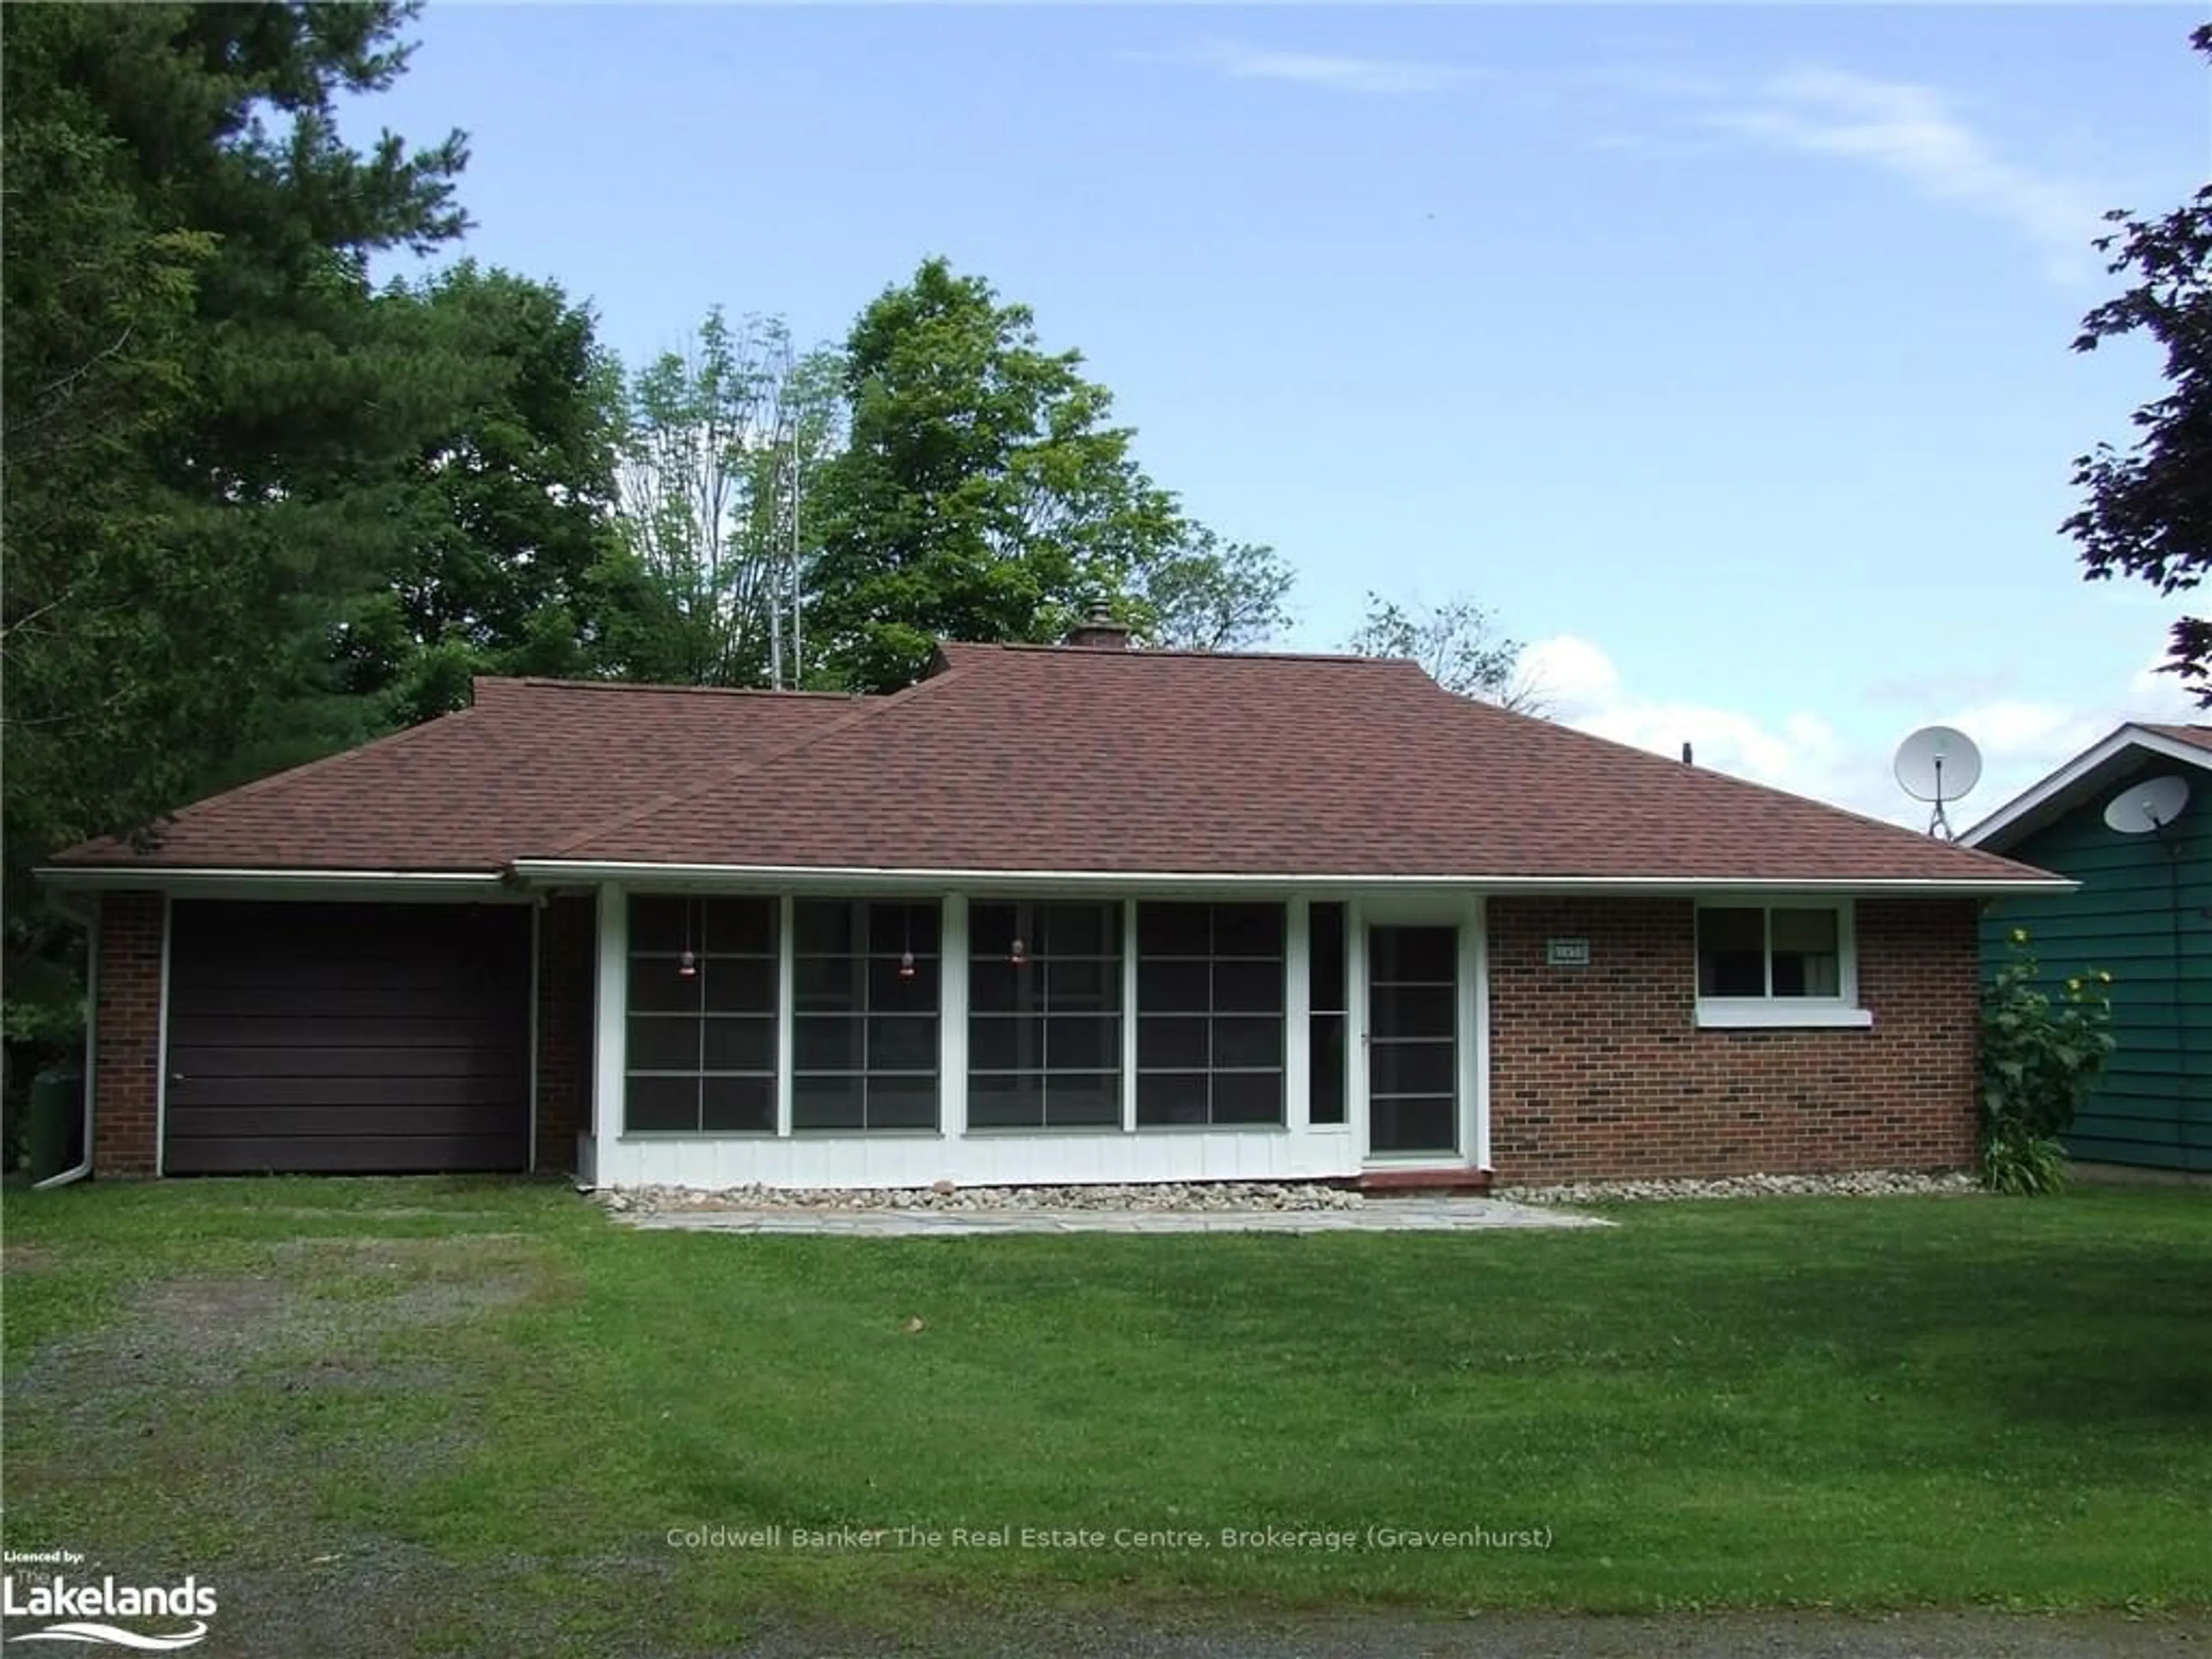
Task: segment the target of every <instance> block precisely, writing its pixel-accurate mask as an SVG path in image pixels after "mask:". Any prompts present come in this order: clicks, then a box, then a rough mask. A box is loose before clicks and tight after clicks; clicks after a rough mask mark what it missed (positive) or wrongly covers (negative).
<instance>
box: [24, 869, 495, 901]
mask: <svg viewBox="0 0 2212 1659" xmlns="http://www.w3.org/2000/svg"><path fill="white" fill-rule="evenodd" d="M32 873H33V875H35V876H36V877H37V878H39V879H40V881H42V882H44V883H46V884H47V885H48V886H50V887H52V888H54V889H56V890H59V891H63V892H73V891H74V892H86V891H100V890H106V889H111V888H128V889H130V890H132V891H134V892H157V893H173V894H176V895H179V896H185V897H191V896H220V895H221V894H222V893H226V892H233V891H235V892H240V893H255V894H260V895H264V896H286V895H297V896H311V897H319V898H320V897H332V896H354V895H357V896H361V897H364V898H380V899H396V898H413V897H421V898H474V897H479V896H481V897H488V898H498V897H507V898H511V899H518V900H519V896H518V895H517V894H516V893H515V892H514V890H513V884H511V883H510V882H509V881H508V880H507V877H506V876H505V875H504V874H503V873H501V872H496V871H489V872H480V871H444V870H264V869H254V868H250V867H240V868H234V869H223V868H185V867H181V866H131V865H120V864H102V865H73V864H64V865H46V866H41V867H40V868H39V869H37V870H34V871H33V872H32Z"/></svg>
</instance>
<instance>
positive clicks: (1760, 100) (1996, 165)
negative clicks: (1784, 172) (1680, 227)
mask: <svg viewBox="0 0 2212 1659" xmlns="http://www.w3.org/2000/svg"><path fill="white" fill-rule="evenodd" d="M1705 125H1710V126H1714V127H1718V128H1722V129H1724V130H1727V131H1734V132H1737V133H1741V134H1743V135H1745V136H1747V137H1753V138H1756V139H1759V140H1761V141H1763V142H1765V143H1772V144H1777V145H1779V146H1782V147H1784V148H1787V149H1799V150H1805V151H1808V152H1812V153H1814V154H1819V155H1833V156H1838V157H1841V158H1843V159H1844V160H1846V161H1857V162H1859V163H1862V164H1863V165H1865V166H1867V167H1873V168H1875V170H1877V171H1879V172H1882V173H1888V174H1890V175H1891V176H1893V177H1894V178H1897V179H1902V180H1903V181H1904V182H1905V184H1907V185H1910V186H1911V188H1912V189H1914V190H1916V191H1918V192H1919V193H1920V194H1921V195H1923V196H1924V197H1928V198H1929V199H1930V200H1932V201H1938V202H1948V203H1951V204H1956V205H1958V206H1960V207H1962V208H1965V209H1967V210H1970V211H1972V212H1976V213H1979V214H1982V215H1984V216H1987V217H1990V218H1992V219H1996V220H1998V221H2000V222H2003V223H2005V224H2008V225H2010V226H2011V227H2012V228H2014V229H2015V230H2016V231H2018V232H2020V233H2021V234H2023V235H2025V236H2026V237H2027V238H2028V240H2031V241H2033V243H2035V244H2036V245H2037V246H2039V247H2040V248H2042V249H2043V250H2044V252H2045V256H2046V258H2047V259H2048V260H2049V263H2050V267H2051V271H2052V274H2053V275H2054V276H2059V277H2061V278H2062V279H2072V278H2075V277H2078V276H2082V275H2084V274H2086V273H2087V270H2088V269H2089V260H2090V257H2091V250H2090V247H2089V243H2090V240H2091V239H2092V238H2093V237H2094V236H2096V235H2097V234H2099V232H2100V229H2101V228H2102V225H2101V221H2100V214H2101V212H2102V210H2103V208H2104V207H2105V206H2106V205H2107V204H2108V197H2107V196H2106V194H2105V193H2104V192H2101V191H2100V190H2099V189H2098V188H2097V187H2095V186H2094V185H2092V184H2091V183H2090V182H2089V181H2087V179H2078V178H2069V177H2067V176H2065V175H2063V174H2062V173H2056V172H2051V171H2047V170H2041V169H2038V168H2036V167H2028V166H2026V165H2023V164H2022V163H2021V162H2019V161H2013V160H2010V159H2008V158H2007V157H2005V156H2003V155H2000V154H1999V153H1998V151H1997V149H1996V145H1994V144H1993V143H1991V142H1990V139H1989V138H1988V137H1985V136H1984V134H1983V133H1981V132H1979V131H1977V130H1976V129H1975V128H1974V127H1973V126H1972V125H1969V124H1968V123H1967V121H1966V119H1965V118H1964V117H1962V116H1961V115H1960V113H1959V112H1957V111H1956V110H1955V109H1954V108H1953V107H1952V104H1951V100H1948V98H1946V97H1945V96H1944V94H1942V92H1940V91H1938V90H1937V89H1936V88H1932V87H1925V86H1919V85H1916V84H1914V83H1912V82H1904V81H1882V80H1876V79H1874V78H1871V77H1869V76H1861V75H1853V74H1850V73H1848V72H1847V71H1844V70H1830V69H1809V70H1797V71H1796V72H1794V73H1791V74H1788V75H1782V76H1775V77H1774V78H1772V79H1771V80H1770V81H1768V82H1766V83H1765V86H1764V87H1762V88H1760V89H1759V95H1758V96H1757V98H1755V99H1754V100H1752V101H1750V102H1749V103H1747V104H1744V105H1742V106H1739V107H1736V108H1733V109H1729V110H1723V111H1719V112H1714V113H1711V114H1710V115H1708V116H1706V117H1705Z"/></svg>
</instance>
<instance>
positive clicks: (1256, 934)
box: [1137, 903, 1283, 1128]
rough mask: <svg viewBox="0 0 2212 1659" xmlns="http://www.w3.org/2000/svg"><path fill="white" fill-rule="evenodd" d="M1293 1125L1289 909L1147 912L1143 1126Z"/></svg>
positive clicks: (1143, 911) (1161, 908)
mask: <svg viewBox="0 0 2212 1659" xmlns="http://www.w3.org/2000/svg"><path fill="white" fill-rule="evenodd" d="M1281 1121H1283V907H1282V906H1281V905H1279V904H1188V903H1156V904H1140V905H1139V906H1138V907H1137V1125H1138V1127H1139V1128H1158V1127H1170V1126H1178V1125H1191V1126H1202V1125H1230V1124H1255V1123H1280V1122H1281Z"/></svg>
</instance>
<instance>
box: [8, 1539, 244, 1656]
mask: <svg viewBox="0 0 2212 1659" xmlns="http://www.w3.org/2000/svg"><path fill="white" fill-rule="evenodd" d="M4 1559H5V1561H6V1564H7V1565H8V1566H9V1567H11V1568H13V1567H18V1566H45V1567H72V1566H77V1565H82V1563H83V1560H84V1558H83V1557H82V1555H79V1554H78V1553H76V1551H74V1550H9V1551H7V1552H6V1553H5V1555H4ZM215 1610H216V1595H215V1589H214V1587H213V1586H212V1585H209V1584H203V1583H200V1582H199V1580H198V1579H197V1577H191V1576H190V1575H187V1576H186V1577H185V1578H184V1579H183V1580H182V1581H181V1582H179V1583H174V1584H155V1585H141V1584H118V1583H116V1581H115V1577H114V1575H113V1574H112V1573H110V1574H108V1575H107V1576H106V1577H102V1578H100V1579H98V1580H96V1581H94V1580H76V1579H72V1578H70V1577H69V1576H68V1575H67V1574H66V1573H64V1572H56V1573H54V1574H53V1575H52V1577H36V1578H34V1577H30V1576H29V1575H24V1576H22V1577H18V1576H17V1575H16V1574H15V1573H14V1572H12V1571H11V1572H9V1573H8V1574H7V1576H6V1577H4V1578H0V1613H4V1614H5V1615H6V1616H7V1618H8V1619H9V1620H11V1621H13V1620H18V1619H45V1620H52V1621H53V1622H52V1623H51V1624H48V1625H46V1626H45V1627H44V1628H43V1629H40V1630H25V1631H10V1632H9V1641H11V1642H77V1643H85V1644H91V1645H94V1646H98V1647H111V1648H123V1649H125V1650H129V1651H131V1652H133V1653H174V1652H176V1651H177V1650H179V1649H180V1648H188V1647H191V1646H193V1645H194V1644H197V1643H199V1642H202V1641H204V1640H205V1639H206V1638H207V1633H208V1623H207V1621H208V1620H210V1619H212V1618H213V1617H215ZM118 1619H128V1620H132V1621H134V1622H137V1621H143V1620H162V1621H164V1622H167V1623H170V1624H175V1623H177V1622H179V1621H182V1622H183V1624H184V1626H185V1627H184V1628H183V1629H181V1630H178V1629H170V1630H167V1631H144V1630H127V1629H125V1627H124V1626H120V1625H118V1624H116V1623H114V1622H112V1621H113V1620H118Z"/></svg>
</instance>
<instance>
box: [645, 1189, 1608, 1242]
mask: <svg viewBox="0 0 2212 1659" xmlns="http://www.w3.org/2000/svg"><path fill="white" fill-rule="evenodd" d="M618 1214H619V1218H620V1219H622V1220H623V1221H627V1222H629V1224H630V1225H632V1226H634V1227H647V1228H657V1229H664V1230H677V1231H690V1232H710V1233H786V1234H791V1233H797V1234H804V1235H808V1236H812V1237H838V1238H950V1237H960V1236H963V1235H965V1234H969V1233H1151V1234H1159V1233H1407V1232H1470V1231H1478V1230H1480V1229H1484V1228H1490V1227H1609V1226H1611V1225H1613V1224H1612V1223H1611V1222H1609V1221H1601V1220H1600V1219H1599V1218H1596V1217H1595V1216H1588V1215H1577V1214H1575V1213H1574V1212H1572V1211H1568V1210H1556V1209H1550V1208H1542V1207H1539V1206H1536V1205H1534V1204H1514V1203H1510V1202H1508V1201H1507V1200H1504V1199H1498V1198H1389V1199H1377V1200H1374V1201H1372V1202H1370V1203H1366V1204H1362V1205H1359V1206H1357V1207H1355V1208H1352V1209H1343V1210H1273V1209H1265V1210H1262V1209H1252V1210H1196V1209H1193V1210H1045V1209H1034V1210H1032V1209H1012V1208H1006V1209H999V1208H989V1209H975V1210H951V1209H921V1208H916V1209H911V1210H897V1209H866V1210H840V1209H834V1208H821V1209H757V1210H746V1209H726V1210H725V1209H666V1210H662V1209H654V1210H644V1211H631V1212H618Z"/></svg>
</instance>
